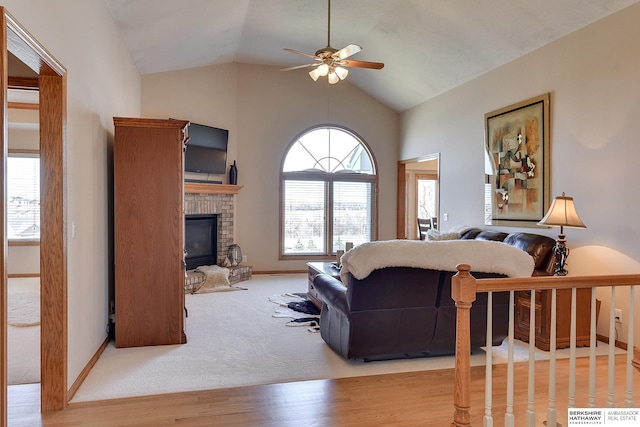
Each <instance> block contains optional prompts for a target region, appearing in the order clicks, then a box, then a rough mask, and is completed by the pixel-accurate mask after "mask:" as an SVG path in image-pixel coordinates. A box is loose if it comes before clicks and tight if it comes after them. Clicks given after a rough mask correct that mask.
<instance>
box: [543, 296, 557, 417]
mask: <svg viewBox="0 0 640 427" xmlns="http://www.w3.org/2000/svg"><path fill="white" fill-rule="evenodd" d="M556 299H557V290H556V288H553V289H552V290H551V331H550V332H551V336H550V340H551V343H550V348H549V406H548V407H547V423H546V425H547V426H551V427H553V426H555V425H556V419H557V417H558V416H557V410H556V347H557V344H556V341H557V332H556V324H557V313H556V307H557V305H558V303H557V300H556Z"/></svg>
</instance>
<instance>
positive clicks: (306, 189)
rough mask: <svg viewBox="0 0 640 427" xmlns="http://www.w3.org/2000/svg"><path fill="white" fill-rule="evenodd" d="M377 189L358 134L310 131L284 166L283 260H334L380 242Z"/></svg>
mask: <svg viewBox="0 0 640 427" xmlns="http://www.w3.org/2000/svg"><path fill="white" fill-rule="evenodd" d="M376 189H377V175H376V168H375V161H374V159H373V156H372V155H371V153H370V152H369V149H368V148H367V146H366V145H365V143H364V142H363V141H362V140H361V139H360V138H359V137H358V136H357V135H355V134H354V133H353V132H350V131H348V130H346V129H342V128H338V127H331V126H322V127H316V128H313V129H311V130H308V131H306V132H304V133H303V134H302V135H300V136H299V137H298V138H296V139H295V140H294V141H293V142H292V143H291V145H290V146H289V149H288V150H287V152H286V154H285V157H284V160H283V162H282V172H281V204H280V209H281V215H280V218H281V222H282V223H281V227H280V230H281V236H280V248H281V249H280V255H281V257H283V258H289V257H292V258H293V257H298V258H300V257H303V258H313V259H321V258H322V257H326V258H330V257H334V256H335V253H336V251H337V250H341V249H342V250H343V249H344V248H345V243H346V242H352V243H353V244H354V245H358V244H360V243H364V242H369V241H371V240H374V239H375V235H374V234H375V228H376V227H375V222H376V212H377V207H376Z"/></svg>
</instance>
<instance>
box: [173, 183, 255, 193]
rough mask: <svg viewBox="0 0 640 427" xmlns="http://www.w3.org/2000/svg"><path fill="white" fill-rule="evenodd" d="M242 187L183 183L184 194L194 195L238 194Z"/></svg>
mask: <svg viewBox="0 0 640 427" xmlns="http://www.w3.org/2000/svg"><path fill="white" fill-rule="evenodd" d="M242 187H244V186H243V185H227V184H205V183H202V182H185V183H184V192H185V193H196V194H238V192H239V191H240V189H241V188H242Z"/></svg>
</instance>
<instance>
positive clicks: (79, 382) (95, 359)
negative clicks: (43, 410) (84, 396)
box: [67, 337, 111, 403]
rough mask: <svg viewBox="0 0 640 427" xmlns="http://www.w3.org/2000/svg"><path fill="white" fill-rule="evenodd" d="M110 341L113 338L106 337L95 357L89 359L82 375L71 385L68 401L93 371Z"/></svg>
mask: <svg viewBox="0 0 640 427" xmlns="http://www.w3.org/2000/svg"><path fill="white" fill-rule="evenodd" d="M110 341H111V340H110V339H109V337H107V338H105V339H104V342H103V343H102V345H100V348H98V350H97V351H96V353H95V354H94V355H93V357H92V358H91V359H90V360H89V362H87V365H86V366H85V367H84V369H83V370H82V372H80V375H78V378H76V380H75V381H74V382H73V385H72V386H71V388H70V389H69V391H67V403H69V402H70V401H71V399H73V396H75V395H76V392H77V391H78V389H79V388H80V386H81V385H82V383H83V382H84V380H85V378H87V375H89V372H90V371H91V369H93V367H94V366H95V364H96V363H97V362H98V359H99V358H100V355H102V353H103V352H104V349H105V348H107V346H108V345H109V342H110Z"/></svg>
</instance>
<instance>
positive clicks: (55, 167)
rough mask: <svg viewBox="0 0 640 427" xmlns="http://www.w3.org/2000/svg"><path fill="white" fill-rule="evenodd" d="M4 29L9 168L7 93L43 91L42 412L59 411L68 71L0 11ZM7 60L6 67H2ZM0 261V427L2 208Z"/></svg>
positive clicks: (2, 140)
mask: <svg viewBox="0 0 640 427" xmlns="http://www.w3.org/2000/svg"><path fill="white" fill-rule="evenodd" d="M0 20H1V24H0V25H2V32H1V33H0V34H2V36H1V37H2V39H1V46H2V47H1V48H2V50H3V52H2V54H1V55H0V65H1V67H0V74H2V75H1V76H0V77H1V78H2V80H1V81H2V82H3V85H2V91H1V92H0V97H2V108H3V114H2V117H1V118H0V121H1V123H2V128H3V132H2V134H1V136H0V146H1V147H2V152H3V158H4V162H3V165H6V163H7V153H8V142H7V126H8V123H7V120H6V119H7V116H8V111H7V110H8V102H7V91H8V88H9V87H12V88H21V89H28V90H37V91H38V92H39V124H40V129H39V140H40V141H39V151H40V176H41V177H42V178H41V186H40V194H41V198H40V212H41V218H42V221H41V230H40V279H41V283H42V284H43V286H42V289H43V291H42V293H41V301H40V306H41V313H40V319H41V343H40V354H41V358H40V363H41V368H40V371H41V386H40V390H41V398H40V401H41V404H40V406H41V410H42V411H48V410H60V409H63V408H64V407H65V406H66V404H67V269H66V268H67V255H66V238H65V231H66V230H65V223H66V212H65V205H66V203H65V200H66V197H65V195H66V185H65V170H66V164H65V155H64V153H65V141H64V140H65V123H66V98H67V93H66V90H67V88H66V70H65V68H64V67H63V66H62V65H61V64H60V63H59V62H58V61H57V60H56V59H55V58H54V57H53V56H51V54H50V53H49V52H48V51H47V50H46V49H45V48H44V47H43V46H42V45H40V44H39V43H38V42H37V41H36V40H35V39H34V38H33V36H31V34H29V32H27V31H26V30H25V29H24V28H23V27H22V26H21V25H20V24H19V23H18V22H17V21H16V20H15V19H14V18H13V17H12V16H11V15H10V14H9V13H8V11H7V10H6V9H5V8H2V7H0ZM4 60H7V63H3V62H4ZM14 67H18V68H19V69H22V70H24V69H25V67H26V68H27V69H30V70H31V71H32V73H33V77H32V76H27V77H25V76H22V75H17V74H18V73H16V72H15V71H14V70H16V69H18V68H14ZM0 168H2V169H1V171H2V173H1V174H0V176H1V179H2V185H1V186H0V200H4V199H5V198H6V193H5V190H4V189H5V188H6V178H7V171H6V169H4V166H0ZM2 218H3V226H2V227H0V234H2V242H3V244H2V246H0V252H1V253H0V256H2V259H3V261H4V262H2V263H0V280H1V281H2V287H1V288H2V291H1V292H0V363H1V369H0V413H2V416H1V417H0V425H1V426H6V425H7V376H6V366H7V365H6V364H7V270H6V259H7V255H8V251H7V235H6V224H7V215H6V210H4V209H3V217H2Z"/></svg>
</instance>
